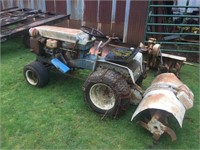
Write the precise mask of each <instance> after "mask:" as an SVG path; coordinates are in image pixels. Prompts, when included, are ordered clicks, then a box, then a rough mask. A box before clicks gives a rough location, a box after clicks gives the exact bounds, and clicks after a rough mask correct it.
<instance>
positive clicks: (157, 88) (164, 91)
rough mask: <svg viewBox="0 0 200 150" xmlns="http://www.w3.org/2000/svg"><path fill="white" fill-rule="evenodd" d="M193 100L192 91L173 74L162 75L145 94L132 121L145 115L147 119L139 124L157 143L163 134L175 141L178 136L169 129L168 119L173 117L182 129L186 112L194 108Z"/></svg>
mask: <svg viewBox="0 0 200 150" xmlns="http://www.w3.org/2000/svg"><path fill="white" fill-rule="evenodd" d="M193 98H194V95H193V93H192V91H191V90H190V89H189V88H188V87H187V86H186V85H185V84H183V83H182V82H181V81H180V80H179V79H178V78H177V77H176V76H175V75H174V74H173V73H163V74H160V75H158V76H157V77H156V78H155V79H154V80H153V82H152V84H151V86H150V87H149V88H148V89H147V90H146V91H145V92H144V94H143V99H142V101H141V103H140V104H139V106H138V107H137V109H136V111H135V112H134V114H133V116H132V118H131V121H132V120H133V119H134V118H135V117H136V116H137V115H138V114H141V115H143V114H144V113H145V116H144V115H143V117H145V119H144V120H141V121H139V124H140V125H141V126H142V127H144V128H145V129H147V130H149V131H150V132H151V133H152V134H153V139H154V140H156V141H157V140H158V139H159V138H160V136H161V135H162V134H163V133H167V134H168V135H169V136H170V137H171V139H172V141H174V140H176V134H175V132H174V131H173V130H172V129H171V128H170V127H168V126H169V124H168V118H169V117H170V116H173V117H174V118H175V119H176V120H177V121H178V124H179V125H180V127H182V124H183V119H184V115H185V112H186V110H187V109H190V108H191V107H192V106H193ZM146 117H149V118H148V119H147V118H146Z"/></svg>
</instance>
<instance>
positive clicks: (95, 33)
mask: <svg viewBox="0 0 200 150" xmlns="http://www.w3.org/2000/svg"><path fill="white" fill-rule="evenodd" d="M81 31H83V32H85V33H87V34H88V35H89V38H90V39H91V38H92V37H93V36H94V37H99V38H106V36H105V35H104V34H103V32H101V31H99V30H97V29H94V28H91V27H87V26H82V27H81Z"/></svg>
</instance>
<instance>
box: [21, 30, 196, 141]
mask: <svg viewBox="0 0 200 150" xmlns="http://www.w3.org/2000/svg"><path fill="white" fill-rule="evenodd" d="M29 33H30V46H31V51H32V52H33V53H35V54H36V60H35V61H34V62H32V63H30V64H28V65H26V66H25V67H24V76H25V78H26V80H27V82H28V83H29V84H31V85H32V86H36V87H43V86H45V85H46V84H47V83H48V81H49V75H48V71H49V70H51V69H57V70H59V71H60V72H62V73H64V74H65V73H68V72H69V71H70V70H73V69H89V70H91V71H92V73H91V74H90V75H89V76H88V78H87V80H86V81H85V83H84V85H83V92H84V96H85V102H86V104H87V105H88V106H89V108H91V109H92V110H93V111H95V112H96V113H98V114H101V115H103V116H111V117H115V116H117V115H119V114H121V113H123V112H124V111H125V110H127V109H128V108H129V105H130V103H131V102H132V103H135V104H139V106H138V108H137V110H136V111H135V113H134V114H133V117H132V119H133V118H134V117H135V116H136V115H138V114H141V113H142V112H145V111H148V112H149V113H148V114H149V115H150V118H149V120H147V121H146V120H142V121H140V124H141V125H142V126H143V127H145V128H146V129H147V130H149V131H150V132H151V133H152V134H153V135H154V136H153V137H154V139H156V140H158V139H159V137H160V135H162V134H163V133H164V132H166V133H168V134H169V135H170V136H171V138H172V140H175V139H176V135H175V133H174V131H173V130H172V129H171V128H169V127H167V125H168V121H167V118H168V116H170V115H172V116H174V117H175V118H176V119H177V120H178V123H179V124H180V126H182V121H183V118H184V114H185V110H186V109H189V108H191V107H192V104H193V94H192V92H191V91H190V89H189V88H188V87H187V86H186V85H185V84H183V83H182V82H181V81H180V80H179V79H178V78H177V77H176V76H175V75H174V74H172V73H164V74H161V75H159V76H157V77H156V79H155V80H154V81H153V83H152V85H151V86H150V87H149V88H148V89H147V90H146V91H145V92H144V91H143V90H142V89H141V88H140V86H139V85H140V84H141V83H142V80H143V79H144V78H145V76H146V71H145V65H144V61H143V54H142V50H143V49H144V48H141V47H138V48H132V47H131V48H127V47H122V46H118V45H113V44H111V41H113V40H118V38H117V37H109V36H105V35H104V34H103V33H102V32H101V31H99V30H96V29H94V28H90V27H86V26H83V27H81V29H80V30H78V29H70V28H62V27H55V26H38V27H35V28H31V29H30V30H29ZM97 37H98V38H99V37H100V38H104V39H106V41H105V42H102V41H100V42H97V40H96V38H97ZM151 47H152V49H155V50H156V51H159V47H160V46H159V44H156V43H154V44H153V45H152V44H151Z"/></svg>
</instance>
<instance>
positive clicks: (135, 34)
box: [0, 0, 147, 45]
mask: <svg viewBox="0 0 200 150" xmlns="http://www.w3.org/2000/svg"><path fill="white" fill-rule="evenodd" d="M0 2H1V3H0V6H1V8H2V9H5V8H10V7H14V6H18V7H20V8H22V7H28V8H32V9H41V10H42V11H50V12H57V13H62V14H71V19H70V20H69V21H65V22H64V23H63V24H62V25H61V24H59V25H61V26H66V27H71V28H80V27H81V25H86V26H90V27H94V28H98V29H100V30H101V31H103V32H105V34H109V35H112V34H113V33H114V35H115V36H119V37H120V38H123V41H124V42H128V43H131V44H132V45H138V44H139V42H140V41H143V38H144V30H145V20H146V11H147V1H144V0H141V1H135V0H134V1H133V0H1V1H0Z"/></svg>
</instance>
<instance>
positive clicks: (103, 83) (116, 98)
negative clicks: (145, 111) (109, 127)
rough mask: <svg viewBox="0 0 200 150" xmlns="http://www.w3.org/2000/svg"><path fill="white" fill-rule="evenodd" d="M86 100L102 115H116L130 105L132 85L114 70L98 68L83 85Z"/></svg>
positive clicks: (89, 105)
mask: <svg viewBox="0 0 200 150" xmlns="http://www.w3.org/2000/svg"><path fill="white" fill-rule="evenodd" d="M83 91H84V96H85V102H86V104H87V105H88V107H89V108H91V109H92V110H93V111H95V112H96V113H98V114H100V115H107V116H111V117H113V116H116V115H119V114H121V113H123V112H124V111H125V110H127V109H128V107H129V105H130V93H131V91H130V87H129V85H128V84H127V82H126V80H125V79H124V78H123V76H122V75H120V74H119V73H117V72H114V71H112V70H106V69H103V70H98V71H95V72H93V73H92V74H90V76H89V77H88V79H87V80H86V81H85V83H84V86H83Z"/></svg>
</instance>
